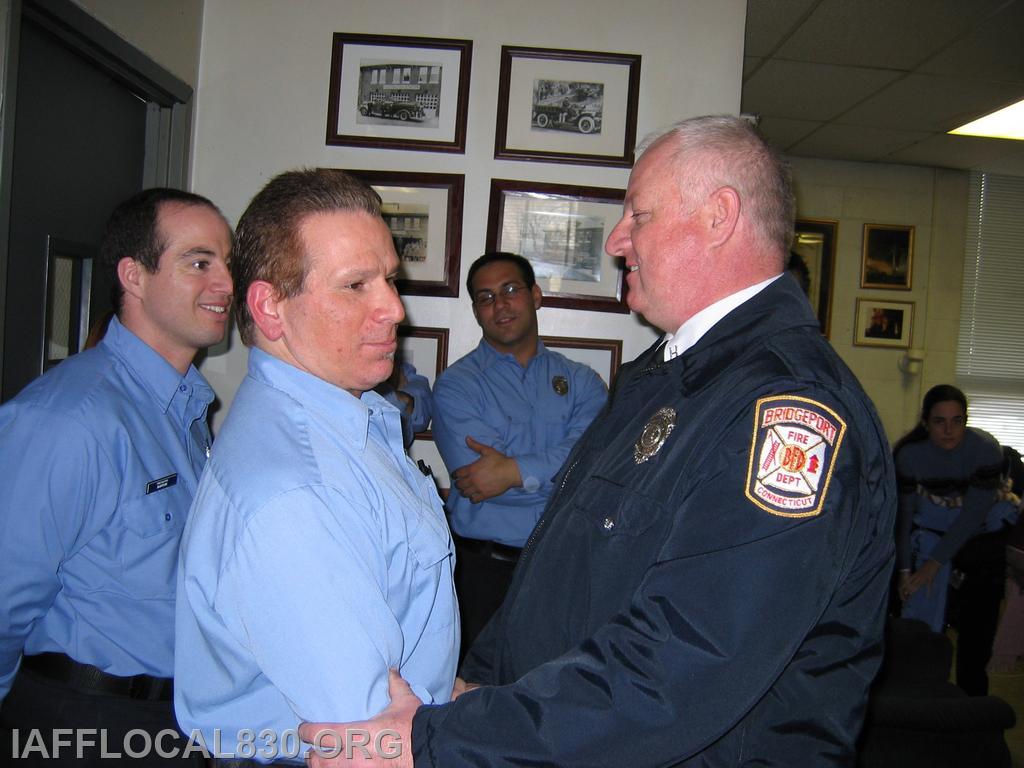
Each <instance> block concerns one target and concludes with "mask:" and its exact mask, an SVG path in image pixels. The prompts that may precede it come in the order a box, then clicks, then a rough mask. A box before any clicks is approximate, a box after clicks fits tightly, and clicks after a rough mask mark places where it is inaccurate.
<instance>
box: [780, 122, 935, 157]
mask: <svg viewBox="0 0 1024 768" xmlns="http://www.w3.org/2000/svg"><path fill="white" fill-rule="evenodd" d="M929 135H930V134H928V133H924V132H920V131H894V130H889V129H885V128H866V127H861V126H852V125H825V126H822V127H821V128H820V129H818V130H817V131H815V132H814V133H812V134H811V135H810V136H808V137H807V138H806V139H804V140H803V141H800V142H798V143H797V144H795V145H794V146H792V147H790V148H789V150H788V152H789V153H790V154H794V155H801V156H804V157H829V158H834V159H837V160H883V159H887V156H888V155H890V154H892V153H893V152H895V151H897V150H899V149H902V148H903V147H908V146H910V145H911V144H914V143H915V142H919V141H922V140H924V139H926V138H928V136H929ZM890 162H891V161H890Z"/></svg>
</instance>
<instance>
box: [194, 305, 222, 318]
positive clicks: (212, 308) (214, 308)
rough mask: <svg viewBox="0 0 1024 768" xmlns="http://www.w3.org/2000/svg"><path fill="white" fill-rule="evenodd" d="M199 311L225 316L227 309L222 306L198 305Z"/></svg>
mask: <svg viewBox="0 0 1024 768" xmlns="http://www.w3.org/2000/svg"><path fill="white" fill-rule="evenodd" d="M199 306H200V308H201V309H205V310H206V311H207V312H213V313H214V314H216V315H226V314H227V313H228V308H227V306H226V305H222V304H200V305H199Z"/></svg>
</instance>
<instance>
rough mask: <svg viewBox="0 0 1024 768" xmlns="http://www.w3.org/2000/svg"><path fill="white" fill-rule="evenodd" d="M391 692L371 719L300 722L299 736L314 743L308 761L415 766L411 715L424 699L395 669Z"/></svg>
mask: <svg viewBox="0 0 1024 768" xmlns="http://www.w3.org/2000/svg"><path fill="white" fill-rule="evenodd" d="M388 693H389V694H390V695H391V703H390V704H388V706H387V708H386V709H385V710H384V711H383V712H381V713H380V714H379V715H377V716H376V717H374V718H371V719H370V720H363V721H361V722H358V723H303V724H302V725H300V726H299V738H300V739H302V740H303V741H305V742H307V743H309V744H312V745H313V748H312V749H311V750H309V752H308V753H307V754H306V764H307V765H309V766H310V768H332V766H345V768H350V766H354V765H363V766H379V768H412V764H413V763H412V716H413V715H414V714H416V710H417V709H418V708H419V707H420V706H422V705H423V702H422V701H420V700H419V699H418V698H417V696H416V694H415V693H413V692H412V689H411V688H410V687H409V684H408V683H407V682H405V680H404V679H403V678H402V676H401V675H399V674H398V672H396V671H395V670H393V669H392V670H391V671H390V672H389V673H388Z"/></svg>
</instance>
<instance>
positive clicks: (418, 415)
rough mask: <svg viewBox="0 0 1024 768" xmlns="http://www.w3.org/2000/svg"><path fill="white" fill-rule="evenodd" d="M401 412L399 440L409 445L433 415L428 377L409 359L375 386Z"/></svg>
mask: <svg viewBox="0 0 1024 768" xmlns="http://www.w3.org/2000/svg"><path fill="white" fill-rule="evenodd" d="M374 389H375V391H377V392H379V393H380V394H381V395H382V396H383V397H384V399H385V400H387V401H388V402H389V403H391V404H392V405H393V406H395V408H397V409H398V412H399V413H400V414H401V416H402V442H403V443H404V444H405V447H406V448H409V447H410V446H411V445H412V443H413V440H415V439H416V433H417V432H422V431H423V430H425V429H426V428H427V426H429V424H430V419H431V417H432V416H433V415H434V395H433V393H432V392H431V391H430V380H429V379H428V378H427V377H426V376H424V375H423V374H421V373H417V372H416V366H414V365H413V364H412V363H406V362H399V363H397V364H396V365H395V370H394V372H393V373H392V374H391V376H390V377H389V378H388V380H387V381H383V382H381V383H380V384H378V385H377V386H376V387H374Z"/></svg>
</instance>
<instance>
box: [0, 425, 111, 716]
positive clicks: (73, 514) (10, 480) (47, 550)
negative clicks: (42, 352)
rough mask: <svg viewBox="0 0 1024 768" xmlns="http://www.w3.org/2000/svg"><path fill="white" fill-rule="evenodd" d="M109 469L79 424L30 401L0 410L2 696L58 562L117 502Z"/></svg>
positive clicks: (46, 604) (46, 603) (49, 601)
mask: <svg viewBox="0 0 1024 768" xmlns="http://www.w3.org/2000/svg"><path fill="white" fill-rule="evenodd" d="M56 435H59V437H55V436H56ZM111 473H112V467H111V465H110V463H109V461H108V460H107V458H106V455H105V454H103V453H102V452H101V451H100V450H99V447H98V446H97V445H96V442H95V440H94V439H93V437H92V436H91V435H90V434H89V433H88V431H87V430H86V429H85V428H84V427H83V426H81V425H79V424H76V423H74V422H69V421H68V420H66V419H57V418H55V417H54V416H52V415H51V414H47V413H43V412H42V411H40V410H39V409H36V408H30V407H21V406H15V405H11V406H8V408H6V409H4V411H3V412H0V488H3V502H2V503H0V531H2V534H0V605H3V610H0V701H2V700H3V699H4V698H5V697H6V696H7V693H8V691H9V690H10V687H11V684H12V682H13V680H14V677H15V675H16V673H17V671H18V666H19V664H20V661H21V655H22V650H23V648H24V645H25V639H26V638H27V637H28V635H29V633H30V632H31V631H32V627H33V626H34V624H35V622H36V621H38V620H39V619H40V618H41V617H42V616H44V615H45V614H46V613H47V611H49V610H50V607H51V606H52V605H53V600H54V598H55V597H56V595H57V592H58V591H59V590H60V587H61V584H60V567H61V564H62V563H63V562H64V561H65V560H66V559H67V558H69V557H70V556H71V555H72V554H74V552H75V551H76V548H77V546H78V544H77V542H78V541H79V540H80V539H87V538H88V537H89V536H91V535H92V534H93V533H95V531H96V530H98V527H99V526H101V525H102V523H103V520H105V519H106V517H108V516H109V514H112V511H113V510H114V508H115V506H116V502H117V498H116V488H117V484H116V483H112V482H111V481H110V480H109V478H110V476H111ZM105 478H107V479H106V481H105ZM101 489H106V490H107V491H111V490H112V491H113V492H112V493H111V492H108V493H106V494H104V493H103V492H102V491H101ZM104 495H106V496H108V497H109V498H106V499H102V498H101V497H102V496H104ZM104 509H106V510H108V512H107V514H106V515H105V516H104V515H103V510H104ZM94 510H95V511H96V514H94V513H93V512H94ZM97 520H98V522H97ZM83 531H85V533H84V534H83Z"/></svg>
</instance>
